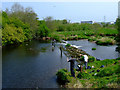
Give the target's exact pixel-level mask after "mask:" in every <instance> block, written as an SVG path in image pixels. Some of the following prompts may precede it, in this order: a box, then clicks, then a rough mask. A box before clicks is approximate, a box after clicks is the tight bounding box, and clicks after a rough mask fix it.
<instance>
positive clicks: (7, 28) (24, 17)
mask: <svg viewBox="0 0 120 90" xmlns="http://www.w3.org/2000/svg"><path fill="white" fill-rule="evenodd" d="M1 14H2V46H5V45H8V44H18V43H22V42H24V41H27V40H31V39H33V38H39V37H41V38H42V37H46V36H47V35H48V33H49V28H48V27H47V26H46V23H45V21H43V20H41V21H40V20H38V17H37V14H36V13H35V12H34V11H33V9H32V8H31V7H28V8H24V7H23V6H21V5H20V4H18V3H15V4H14V5H13V6H12V7H11V9H10V10H8V9H6V11H2V12H1Z"/></svg>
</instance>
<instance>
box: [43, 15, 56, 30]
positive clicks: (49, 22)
mask: <svg viewBox="0 0 120 90" xmlns="http://www.w3.org/2000/svg"><path fill="white" fill-rule="evenodd" d="M44 20H45V22H46V25H47V27H48V28H49V29H50V30H51V31H54V30H55V28H56V27H55V21H54V20H53V17H51V16H49V17H46V18H44Z"/></svg>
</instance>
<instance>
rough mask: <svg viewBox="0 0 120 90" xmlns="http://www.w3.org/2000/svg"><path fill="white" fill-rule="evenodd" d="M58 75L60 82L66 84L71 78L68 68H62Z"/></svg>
mask: <svg viewBox="0 0 120 90" xmlns="http://www.w3.org/2000/svg"><path fill="white" fill-rule="evenodd" d="M56 75H57V79H58V81H59V83H62V84H65V83H67V82H70V80H71V77H70V73H69V72H68V71H67V69H60V70H59V71H58V72H57V73H56Z"/></svg>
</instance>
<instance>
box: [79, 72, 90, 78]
mask: <svg viewBox="0 0 120 90" xmlns="http://www.w3.org/2000/svg"><path fill="white" fill-rule="evenodd" d="M77 77H78V78H79V79H82V78H83V79H88V77H89V74H88V73H85V72H82V73H81V72H79V73H78V76H77Z"/></svg>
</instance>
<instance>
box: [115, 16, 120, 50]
mask: <svg viewBox="0 0 120 90" xmlns="http://www.w3.org/2000/svg"><path fill="white" fill-rule="evenodd" d="M116 25H117V30H118V35H117V37H116V41H117V45H118V47H117V48H116V50H117V51H118V52H120V18H117V20H116Z"/></svg>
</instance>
